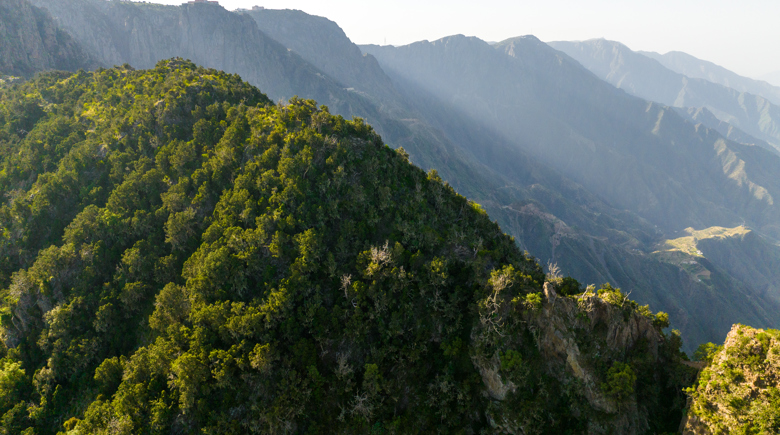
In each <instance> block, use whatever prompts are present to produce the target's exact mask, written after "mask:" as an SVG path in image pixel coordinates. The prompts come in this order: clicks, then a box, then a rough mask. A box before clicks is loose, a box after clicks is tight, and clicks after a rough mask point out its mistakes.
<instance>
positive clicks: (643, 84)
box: [550, 39, 780, 150]
mask: <svg viewBox="0 0 780 435" xmlns="http://www.w3.org/2000/svg"><path fill="white" fill-rule="evenodd" d="M550 45H551V46H552V47H553V48H555V49H557V50H560V51H562V52H564V53H566V54H568V55H569V56H571V57H573V58H574V59H576V60H577V61H578V62H580V63H581V64H582V65H583V66H585V67H586V68H587V69H589V70H590V71H591V72H593V73H594V74H596V76H598V77H599V78H601V79H603V80H605V81H607V82H609V83H611V84H613V85H614V86H616V87H618V88H620V89H623V90H625V91H626V92H628V93H630V94H633V95H636V96H638V97H641V98H644V99H647V100H650V101H655V102H658V103H661V104H665V105H668V106H673V107H681V108H688V107H694V108H700V107H703V108H706V109H707V110H709V111H710V112H712V113H713V114H714V115H715V117H717V118H718V119H719V120H720V121H723V122H727V123H729V124H731V125H732V126H734V127H736V128H738V129H740V130H742V131H744V132H745V133H747V134H749V135H751V136H753V137H755V138H757V139H759V140H760V141H763V142H767V143H769V144H771V145H772V146H773V147H774V148H775V149H776V150H778V149H780V107H779V106H777V105H776V104H774V103H772V98H776V92H777V91H776V90H775V88H773V87H769V88H768V89H765V90H764V92H767V95H768V96H766V97H764V96H761V95H759V94H753V93H750V92H746V91H742V90H738V89H734V88H729V87H726V86H724V85H723V84H721V83H720V82H724V81H729V82H735V83H736V84H737V85H738V86H743V87H744V86H748V85H750V86H749V87H750V89H753V88H756V87H758V85H756V84H755V82H753V83H751V82H749V81H748V80H737V79H734V78H733V76H734V75H732V74H733V73H731V74H726V73H725V72H724V71H725V70H722V69H719V68H715V65H713V64H709V65H705V64H703V63H701V62H697V60H691V58H690V57H684V56H679V55H671V56H670V57H666V58H665V59H664V62H665V63H673V64H674V65H676V67H675V68H678V69H683V68H684V69H686V70H696V69H697V67H694V66H693V65H694V64H698V65H700V66H701V65H704V66H705V68H704V69H705V72H704V73H699V74H697V76H701V75H705V76H707V77H712V78H714V79H715V80H717V82H712V81H710V79H709V78H708V79H703V78H697V77H690V76H687V75H684V74H681V73H679V72H677V71H675V70H673V69H670V68H668V67H666V66H664V65H663V64H662V63H661V62H659V61H658V60H656V59H653V58H652V57H648V56H646V55H643V54H640V53H637V52H634V51H632V50H630V49H629V48H628V47H626V46H625V45H623V44H621V43H619V42H614V41H607V40H604V39H594V40H590V41H583V42H550ZM699 69H701V68H699ZM729 77H731V78H729ZM708 126H709V127H711V128H716V126H714V125H708ZM758 144H761V142H758Z"/></svg>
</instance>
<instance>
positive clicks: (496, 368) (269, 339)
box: [0, 60, 691, 434]
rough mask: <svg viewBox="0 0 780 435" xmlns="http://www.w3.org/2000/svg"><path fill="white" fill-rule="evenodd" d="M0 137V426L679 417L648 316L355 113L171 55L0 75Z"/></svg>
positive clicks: (498, 426) (473, 426)
mask: <svg viewBox="0 0 780 435" xmlns="http://www.w3.org/2000/svg"><path fill="white" fill-rule="evenodd" d="M0 126H2V129H1V130H0V145H2V146H1V147H0V149H2V152H3V154H2V156H1V157H2V165H1V166H0V190H2V191H3V192H5V194H6V195H5V197H4V199H3V205H2V208H0V235H2V238H1V239H0V258H2V260H3V261H2V263H1V264H2V266H1V267H2V269H0V273H1V274H2V275H0V288H2V290H1V293H0V296H2V305H0V321H1V322H2V330H1V331H0V332H1V333H2V342H3V346H2V347H0V357H2V359H0V389H2V391H0V397H2V400H0V416H2V417H1V418H0V427H1V428H2V431H4V433H25V434H33V433H35V434H54V433H58V432H63V433H68V434H88V433H89V434H92V433H98V434H99V433H128V434H130V433H132V434H157V433H160V434H161V433H214V434H216V433H219V434H225V433H236V434H238V433H242V434H243V433H323V432H333V433H335V432H340V433H368V432H370V433H431V432H440V433H453V432H459V433H481V432H482V431H485V430H488V431H490V430H492V431H503V432H515V433H517V432H523V433H543V432H550V431H554V432H557V433H567V431H568V432H569V433H581V432H589V433H609V432H615V431H617V432H620V433H645V432H647V431H651V432H665V431H670V430H673V429H674V428H675V427H676V426H677V424H678V423H679V419H680V417H681V415H682V414H681V410H682V406H683V397H682V396H681V388H683V387H685V386H687V385H688V384H689V382H690V375H691V373H690V370H689V369H687V368H686V367H685V366H683V365H681V364H679V361H680V359H681V358H682V357H683V356H682V355H681V354H680V353H679V348H680V345H681V342H680V338H679V335H678V334H677V333H669V334H664V333H663V332H662V329H663V328H665V327H667V326H668V324H669V323H668V316H666V315H665V314H662V313H661V314H658V315H653V314H651V312H650V311H649V308H648V307H640V306H638V305H637V304H635V303H633V302H631V301H629V300H628V299H627V297H626V296H625V295H624V294H623V293H621V292H620V291H619V290H617V289H613V288H612V287H610V286H605V287H604V288H603V289H601V290H599V291H598V292H595V291H593V290H588V291H586V292H584V293H583V291H584V289H582V288H580V286H579V284H578V283H577V282H576V281H574V280H572V279H570V278H559V277H554V276H553V277H549V279H548V281H549V282H547V283H546V284H545V278H546V277H545V274H544V273H543V272H542V270H541V268H540V267H539V265H538V264H537V262H536V261H535V259H534V258H533V257H529V256H528V255H526V254H523V253H522V252H520V251H519V250H518V248H517V246H516V245H515V243H514V241H513V240H512V239H511V238H510V237H509V236H507V235H505V234H503V233H502V232H501V230H500V229H499V227H498V226H497V225H496V224H495V223H493V222H491V221H490V219H489V218H488V217H487V215H486V213H485V212H484V211H483V210H482V209H481V207H480V206H479V205H477V204H475V203H471V202H469V201H468V200H466V199H465V198H464V197H462V196H460V195H458V194H456V193H455V192H454V191H453V189H452V188H451V187H449V186H448V185H447V184H445V183H442V181H441V179H440V178H439V177H438V175H437V174H436V172H435V171H431V172H428V173H427V174H426V173H425V172H423V171H422V170H420V169H418V168H416V167H414V166H413V165H411V164H410V163H409V162H408V158H407V156H406V154H405V152H404V151H403V150H398V151H394V150H392V149H390V148H388V147H387V146H385V145H384V144H383V143H382V141H381V139H380V137H379V136H378V135H377V134H376V133H374V132H373V130H372V129H371V128H370V127H369V126H368V125H367V124H365V123H364V122H363V121H362V120H360V119H355V120H352V121H347V120H345V119H343V118H342V117H339V116H333V115H331V114H330V113H328V109H327V108H326V107H318V106H317V105H316V104H315V103H314V102H313V101H310V100H300V99H293V100H291V101H290V102H289V104H280V105H274V104H272V103H271V102H270V101H269V100H268V99H267V98H266V97H265V96H264V95H263V94H261V93H260V91H258V90H257V89H255V88H253V87H251V86H249V85H248V84H246V83H244V82H242V81H241V80H240V79H239V78H238V76H235V75H230V74H225V73H221V72H218V71H215V70H207V69H202V68H198V67H196V66H195V65H193V64H191V63H189V62H185V61H181V60H171V61H165V62H161V63H160V64H158V65H157V67H156V68H154V69H153V70H149V71H134V70H132V69H131V68H129V67H117V68H113V69H108V70H99V71H96V72H94V73H85V72H80V73H77V74H66V73H48V74H43V75H40V76H38V77H37V78H36V79H35V80H33V81H31V82H27V83H17V84H13V85H4V87H0ZM543 287H544V289H543ZM491 428H492V429H491Z"/></svg>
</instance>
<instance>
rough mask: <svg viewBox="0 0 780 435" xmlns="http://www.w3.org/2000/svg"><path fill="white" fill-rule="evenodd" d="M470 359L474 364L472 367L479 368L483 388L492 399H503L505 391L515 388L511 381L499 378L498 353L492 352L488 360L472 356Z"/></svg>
mask: <svg viewBox="0 0 780 435" xmlns="http://www.w3.org/2000/svg"><path fill="white" fill-rule="evenodd" d="M471 361H472V363H473V364H474V367H476V368H477V370H479V374H480V376H482V382H484V383H485V390H486V391H487V393H488V395H489V396H490V397H491V398H493V399H494V400H499V401H500V400H504V399H505V398H506V395H507V393H509V392H510V391H512V392H513V391H514V390H515V389H516V388H517V386H516V385H515V384H514V383H512V381H509V380H504V379H501V375H500V374H499V371H500V370H501V362H500V361H499V358H498V354H494V355H493V357H492V358H490V359H489V360H488V359H485V358H480V357H478V356H474V357H472V359H471Z"/></svg>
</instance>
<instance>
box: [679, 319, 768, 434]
mask: <svg viewBox="0 0 780 435" xmlns="http://www.w3.org/2000/svg"><path fill="white" fill-rule="evenodd" d="M779 386H780V331H778V330H771V329H768V330H763V329H754V328H751V327H749V326H744V325H739V324H737V325H734V327H733V328H732V329H731V332H729V334H728V336H727V337H726V342H725V343H724V345H723V348H722V349H720V350H719V351H718V352H717V353H715V355H713V356H712V363H711V364H710V365H709V366H708V367H707V368H705V369H704V370H703V371H702V372H701V374H700V375H699V383H698V385H697V386H695V388H691V389H689V390H688V392H689V394H690V395H691V406H690V410H689V414H688V418H687V420H686V421H685V422H684V429H683V433H684V434H687V435H709V434H714V433H761V434H764V433H766V434H769V433H780V389H778V387H779Z"/></svg>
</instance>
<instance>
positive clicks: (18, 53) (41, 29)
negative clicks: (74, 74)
mask: <svg viewBox="0 0 780 435" xmlns="http://www.w3.org/2000/svg"><path fill="white" fill-rule="evenodd" d="M97 66H98V65H97V63H96V62H95V61H93V60H92V59H90V56H89V55H87V53H86V52H85V51H84V50H83V49H82V47H81V46H80V45H79V44H78V43H77V42H76V41H74V40H73V38H71V37H70V35H68V34H67V33H65V32H64V31H62V30H60V29H59V28H58V27H57V25H56V24H55V23H54V21H53V20H52V18H51V16H50V15H49V14H48V13H47V12H46V11H44V10H41V9H39V8H37V7H35V6H32V5H30V4H29V3H28V2H26V1H25V0H0V74H6V75H11V76H22V77H31V76H32V75H33V74H35V73H36V72H39V71H45V70H50V69H59V70H68V71H76V70H78V69H81V68H83V69H91V68H95V67H97Z"/></svg>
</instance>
